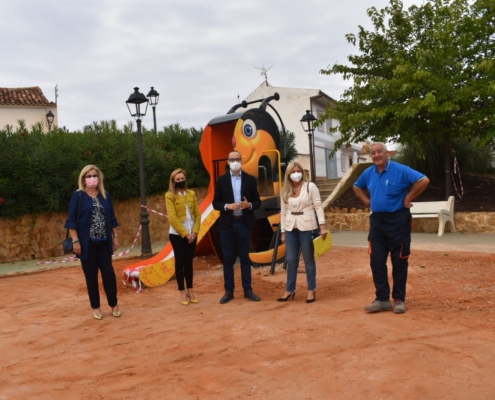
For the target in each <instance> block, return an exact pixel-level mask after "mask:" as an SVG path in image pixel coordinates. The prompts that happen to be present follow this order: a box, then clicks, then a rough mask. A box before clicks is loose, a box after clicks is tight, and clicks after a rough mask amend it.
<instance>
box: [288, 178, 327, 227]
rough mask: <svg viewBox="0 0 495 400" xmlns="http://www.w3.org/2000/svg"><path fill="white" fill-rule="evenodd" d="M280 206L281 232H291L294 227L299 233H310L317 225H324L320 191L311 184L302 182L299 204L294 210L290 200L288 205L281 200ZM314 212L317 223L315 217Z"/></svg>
mask: <svg viewBox="0 0 495 400" xmlns="http://www.w3.org/2000/svg"><path fill="white" fill-rule="evenodd" d="M308 185H309V192H308ZM280 206H281V207H280V215H281V216H280V224H281V232H285V231H292V230H293V229H294V226H296V228H297V229H299V230H300V231H311V230H313V229H316V228H318V223H319V224H320V225H321V224H324V223H325V214H324V212H323V207H322V205H321V198H320V191H319V190H318V188H317V187H316V185H315V184H314V183H312V182H303V186H302V187H301V192H300V193H299V204H298V205H297V207H296V208H294V207H293V205H292V204H291V202H290V200H289V202H288V203H285V202H284V200H283V199H282V198H281V199H280ZM315 211H316V214H317V216H318V221H317V220H316V217H315ZM292 212H297V213H299V212H302V213H303V214H301V215H294V214H292ZM296 222H297V225H296Z"/></svg>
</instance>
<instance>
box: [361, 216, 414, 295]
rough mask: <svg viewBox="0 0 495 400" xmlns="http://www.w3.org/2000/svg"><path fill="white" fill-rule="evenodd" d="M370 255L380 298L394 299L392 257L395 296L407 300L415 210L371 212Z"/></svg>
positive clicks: (374, 280)
mask: <svg viewBox="0 0 495 400" xmlns="http://www.w3.org/2000/svg"><path fill="white" fill-rule="evenodd" d="M368 241H369V254H370V266H371V271H372V273H373V282H374V284H375V289H376V300H378V301H388V300H389V299H390V285H389V283H388V271H387V258H388V255H389V254H390V258H391V260H392V278H393V289H392V298H393V299H398V300H402V301H404V300H405V298H406V283H407V269H408V265H409V264H408V259H409V255H410V254H411V212H410V211H409V209H408V208H403V209H402V210H399V211H395V212H390V213H387V212H377V213H371V215H370V233H369V237H368Z"/></svg>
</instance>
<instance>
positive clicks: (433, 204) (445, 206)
mask: <svg viewBox="0 0 495 400" xmlns="http://www.w3.org/2000/svg"><path fill="white" fill-rule="evenodd" d="M454 201H455V199H454V196H450V197H449V199H448V200H446V201H425V202H419V203H415V202H412V204H413V206H412V207H411V208H410V210H411V214H412V217H413V218H438V236H443V233H444V229H445V225H446V224H447V222H450V223H451V224H452V231H454V232H456V230H455V223H454Z"/></svg>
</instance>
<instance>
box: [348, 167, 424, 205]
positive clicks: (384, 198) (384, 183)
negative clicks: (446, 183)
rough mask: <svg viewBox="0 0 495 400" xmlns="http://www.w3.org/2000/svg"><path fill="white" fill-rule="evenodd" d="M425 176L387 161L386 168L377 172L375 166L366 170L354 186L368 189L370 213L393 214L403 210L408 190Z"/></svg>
mask: <svg viewBox="0 0 495 400" xmlns="http://www.w3.org/2000/svg"><path fill="white" fill-rule="evenodd" d="M422 178H425V176H424V175H423V174H422V173H420V172H418V171H415V170H414V169H412V168H409V167H408V166H406V165H402V164H399V163H396V162H394V161H390V160H388V162H387V166H386V167H385V169H384V170H383V171H382V173H380V172H378V168H377V167H376V165H372V166H371V167H369V168H367V169H366V170H365V171H364V172H363V173H362V174H361V176H360V177H359V178H358V180H357V181H356V183H355V184H354V186H356V187H358V188H359V189H368V190H369V192H370V200H371V204H370V208H371V211H372V212H394V211H399V210H402V209H403V208H404V198H405V197H406V195H407V192H408V191H409V188H410V187H411V186H412V185H413V184H414V183H416V182H417V181H419V180H420V179H422Z"/></svg>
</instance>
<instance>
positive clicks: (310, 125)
mask: <svg viewBox="0 0 495 400" xmlns="http://www.w3.org/2000/svg"><path fill="white" fill-rule="evenodd" d="M314 121H316V118H315V116H314V115H313V114H311V112H310V110H306V114H304V115H303V117H302V118H301V125H302V127H303V129H304V132H307V133H308V138H309V164H310V172H311V182H313V183H314V181H315V180H316V172H315V163H314V156H313V146H314V142H313V140H314V132H315V128H314ZM305 125H306V126H305Z"/></svg>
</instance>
